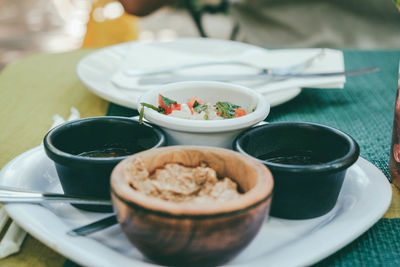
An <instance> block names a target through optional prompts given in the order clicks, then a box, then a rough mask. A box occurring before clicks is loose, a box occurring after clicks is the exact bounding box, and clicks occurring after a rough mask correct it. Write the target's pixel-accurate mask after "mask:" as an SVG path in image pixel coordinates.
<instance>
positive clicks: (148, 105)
mask: <svg viewBox="0 0 400 267" xmlns="http://www.w3.org/2000/svg"><path fill="white" fill-rule="evenodd" d="M140 105H142V106H143V107H146V108H151V109H153V110H155V111H157V112H158V107H156V106H154V105H152V104H147V103H143V102H142V103H140Z"/></svg>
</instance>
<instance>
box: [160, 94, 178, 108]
mask: <svg viewBox="0 0 400 267" xmlns="http://www.w3.org/2000/svg"><path fill="white" fill-rule="evenodd" d="M160 96H161V99H162V102H163V103H164V105H165V106H166V107H169V108H170V107H171V105H172V104H177V102H176V101H175V100H172V99H169V98H168V97H165V96H163V95H161V94H160Z"/></svg>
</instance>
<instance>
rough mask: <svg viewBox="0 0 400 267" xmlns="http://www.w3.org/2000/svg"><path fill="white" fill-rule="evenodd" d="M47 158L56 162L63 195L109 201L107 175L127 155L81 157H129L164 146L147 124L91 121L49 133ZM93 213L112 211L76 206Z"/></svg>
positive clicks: (114, 119) (124, 120)
mask: <svg viewBox="0 0 400 267" xmlns="http://www.w3.org/2000/svg"><path fill="white" fill-rule="evenodd" d="M43 144H44V148H45V152H46V154H47V156H48V157H49V158H50V159H52V160H53V161H54V162H55V166H56V169H57V174H58V176H59V178H60V182H61V185H62V188H63V190H64V193H65V194H69V195H75V196H83V197H93V198H102V199H110V175H111V171H112V170H113V168H114V167H115V165H116V164H117V163H119V162H120V161H121V160H123V159H125V158H126V157H127V156H128V155H125V156H117V157H103V158H99V157H87V156H82V155H80V154H82V153H85V152H89V151H97V150H106V149H108V148H112V149H121V150H125V151H129V152H130V154H134V153H136V152H140V151H144V150H147V149H151V148H156V147H160V146H164V145H166V139H165V137H164V134H163V132H162V131H161V130H160V129H159V128H158V127H155V126H152V125H150V124H147V123H143V124H141V125H140V124H139V123H138V121H136V120H133V119H130V118H126V117H112V116H107V117H93V118H86V119H80V120H76V121H72V122H67V123H64V124H62V125H60V126H58V127H56V128H54V129H52V130H50V131H49V132H48V133H47V134H46V136H45V137H44V140H43ZM76 206H77V207H80V208H83V209H88V210H94V211H111V210H112V209H111V207H105V206H90V205H76Z"/></svg>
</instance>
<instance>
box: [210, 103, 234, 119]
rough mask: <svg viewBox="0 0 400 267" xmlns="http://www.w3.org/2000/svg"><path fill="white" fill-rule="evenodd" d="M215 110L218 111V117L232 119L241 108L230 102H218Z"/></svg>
mask: <svg viewBox="0 0 400 267" xmlns="http://www.w3.org/2000/svg"><path fill="white" fill-rule="evenodd" d="M215 108H216V109H217V114H218V116H220V117H222V118H226V119H230V118H233V116H235V115H236V111H235V109H237V108H240V106H238V105H235V104H232V103H229V102H217V103H216V104H215Z"/></svg>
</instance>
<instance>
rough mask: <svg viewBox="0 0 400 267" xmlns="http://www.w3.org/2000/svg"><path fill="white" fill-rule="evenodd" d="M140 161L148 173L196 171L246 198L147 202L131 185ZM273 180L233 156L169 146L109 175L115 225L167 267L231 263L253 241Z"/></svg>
mask: <svg viewBox="0 0 400 267" xmlns="http://www.w3.org/2000/svg"><path fill="white" fill-rule="evenodd" d="M139 158H140V159H141V160H142V161H143V162H144V164H145V166H146V168H147V170H149V171H150V172H152V171H154V170H155V169H156V168H159V167H162V166H164V165H165V164H167V163H180V164H182V165H184V166H192V167H196V166H199V165H200V163H202V162H205V163H207V164H208V165H209V167H211V168H213V169H215V170H216V172H217V174H218V176H221V177H230V178H231V179H232V180H234V181H236V182H237V183H238V185H239V187H240V188H241V189H242V190H243V191H244V192H245V193H244V195H243V196H241V197H240V198H238V199H233V200H232V201H229V202H221V203H220V202H214V203H211V204H210V203H201V204H200V203H199V204H197V203H196V204H193V203H184V202H183V203H174V202H169V201H165V200H162V199H158V198H154V197H150V196H147V195H145V194H143V193H140V192H138V191H136V190H134V189H133V188H132V187H131V186H130V185H129V182H128V181H129V179H130V176H131V175H132V174H131V172H130V171H129V169H130V167H131V166H132V165H133V164H136V162H137V159H139ZM272 189H273V179H272V174H271V173H270V171H269V170H268V169H267V168H266V167H265V166H264V165H263V164H261V163H259V162H257V161H256V160H254V159H252V158H251V157H247V156H244V155H241V154H239V153H237V152H234V151H232V150H228V149H223V148H216V147H200V146H171V147H163V148H157V149H152V150H148V151H144V152H141V153H138V154H135V155H133V156H130V157H129V158H127V159H125V160H123V161H122V162H121V163H119V164H118V165H117V166H116V168H115V169H114V170H113V172H112V174H111V196H112V201H113V207H114V211H115V212H116V214H117V217H118V222H119V223H120V225H121V228H122V230H123V231H124V232H125V234H126V235H127V237H128V238H129V240H130V241H131V242H132V243H133V244H134V245H135V246H136V247H137V248H138V249H139V250H140V251H141V252H142V253H143V254H144V255H145V256H147V257H148V258H149V259H151V260H154V261H155V262H158V263H162V264H167V265H188V264H190V265H205V264H206V265H215V264H221V263H223V262H226V261H228V260H230V259H231V258H233V257H234V256H235V255H237V254H238V253H239V252H240V251H241V250H242V249H243V248H245V247H246V246H247V245H248V244H249V243H250V241H251V240H252V239H253V238H254V237H255V236H256V234H257V232H258V231H259V229H260V227H261V225H262V224H263V221H264V220H265V218H266V216H267V215H268V212H269V208H270V205H271V198H272Z"/></svg>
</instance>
